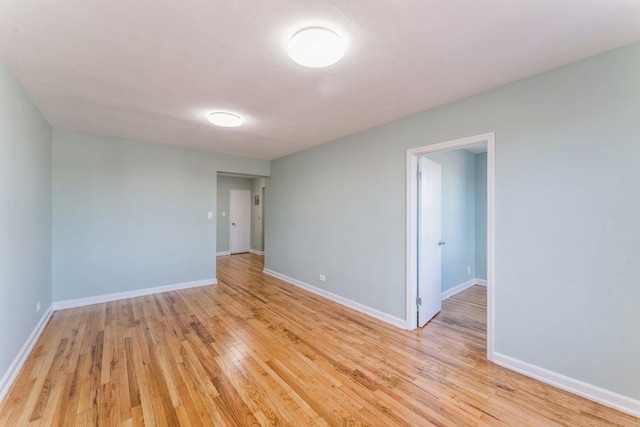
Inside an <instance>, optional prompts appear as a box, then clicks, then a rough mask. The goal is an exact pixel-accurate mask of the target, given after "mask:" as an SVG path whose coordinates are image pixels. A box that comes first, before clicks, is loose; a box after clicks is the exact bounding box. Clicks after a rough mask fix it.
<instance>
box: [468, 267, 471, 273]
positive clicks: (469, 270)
mask: <svg viewBox="0 0 640 427" xmlns="http://www.w3.org/2000/svg"><path fill="white" fill-rule="evenodd" d="M467 274H471V266H470V265H468V266H467Z"/></svg>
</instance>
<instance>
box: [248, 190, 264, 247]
mask: <svg viewBox="0 0 640 427" xmlns="http://www.w3.org/2000/svg"><path fill="white" fill-rule="evenodd" d="M252 184H253V185H252V189H251V249H254V250H256V251H262V250H263V248H264V246H263V244H262V227H263V224H264V221H263V215H262V213H263V211H262V207H263V206H264V200H263V197H262V189H263V188H264V187H265V185H266V179H265V178H254V179H253V180H252ZM255 196H260V204H259V205H257V206H256V205H255V202H254V201H255Z"/></svg>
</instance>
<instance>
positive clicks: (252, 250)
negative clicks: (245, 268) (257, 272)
mask: <svg viewBox="0 0 640 427" xmlns="http://www.w3.org/2000/svg"><path fill="white" fill-rule="evenodd" d="M249 252H251V253H252V254H256V255H262V256H264V251H259V250H257V249H249Z"/></svg>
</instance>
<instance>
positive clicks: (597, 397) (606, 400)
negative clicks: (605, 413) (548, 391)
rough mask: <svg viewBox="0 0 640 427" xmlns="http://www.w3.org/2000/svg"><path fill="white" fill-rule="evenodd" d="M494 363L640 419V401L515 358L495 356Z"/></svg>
mask: <svg viewBox="0 0 640 427" xmlns="http://www.w3.org/2000/svg"><path fill="white" fill-rule="evenodd" d="M493 362H494V363H495V364H497V365H500V366H502V367H504V368H507V369H510V370H512V371H516V372H518V373H521V374H522V375H526V376H527V377H530V378H534V379H536V380H538V381H542V382H543V383H546V384H550V385H552V386H554V387H557V388H559V389H562V390H565V391H568V392H570V393H573V394H577V395H578V396H582V397H584V398H587V399H589V400H593V401H594V402H598V403H600V404H602V405H605V406H609V407H610V408H614V409H617V410H619V411H622V412H626V413H628V414H631V415H633V416H636V417H640V400H635V399H632V398H630V397H627V396H623V395H621V394H618V393H614V392H612V391H609V390H605V389H603V388H600V387H597V386H594V385H592V384H588V383H585V382H582V381H579V380H576V379H574V378H570V377H567V376H565V375H562V374H559V373H557V372H553V371H550V370H548V369H544V368H541V367H539V366H535V365H532V364H530V363H527V362H523V361H522V360H518V359H514V358H513V357H510V356H506V355H504V354H501V353H494V354H493Z"/></svg>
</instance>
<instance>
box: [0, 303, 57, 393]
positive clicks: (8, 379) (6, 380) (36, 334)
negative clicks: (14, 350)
mask: <svg viewBox="0 0 640 427" xmlns="http://www.w3.org/2000/svg"><path fill="white" fill-rule="evenodd" d="M52 314H53V304H52V305H50V306H49V308H48V309H47V311H45V312H44V314H43V315H42V317H41V318H40V320H39V321H38V323H37V324H36V327H35V328H34V329H33V331H32V332H31V335H29V338H27V341H26V342H25V343H24V345H23V346H22V348H21V349H20V351H19V352H18V354H17V355H16V357H15V359H13V362H12V363H11V365H10V366H9V369H8V370H7V372H6V373H5V374H4V376H3V377H2V379H0V402H2V400H3V399H4V397H5V396H6V395H7V393H8V392H9V389H10V388H11V385H12V384H13V381H14V380H15V379H16V377H17V376H18V373H19V372H20V369H22V366H23V365H24V362H26V361H27V357H29V354H30V353H31V350H33V347H34V346H35V345H36V342H38V338H40V334H42V331H43V330H44V328H45V326H47V323H48V322H49V319H51V315H52Z"/></svg>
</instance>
